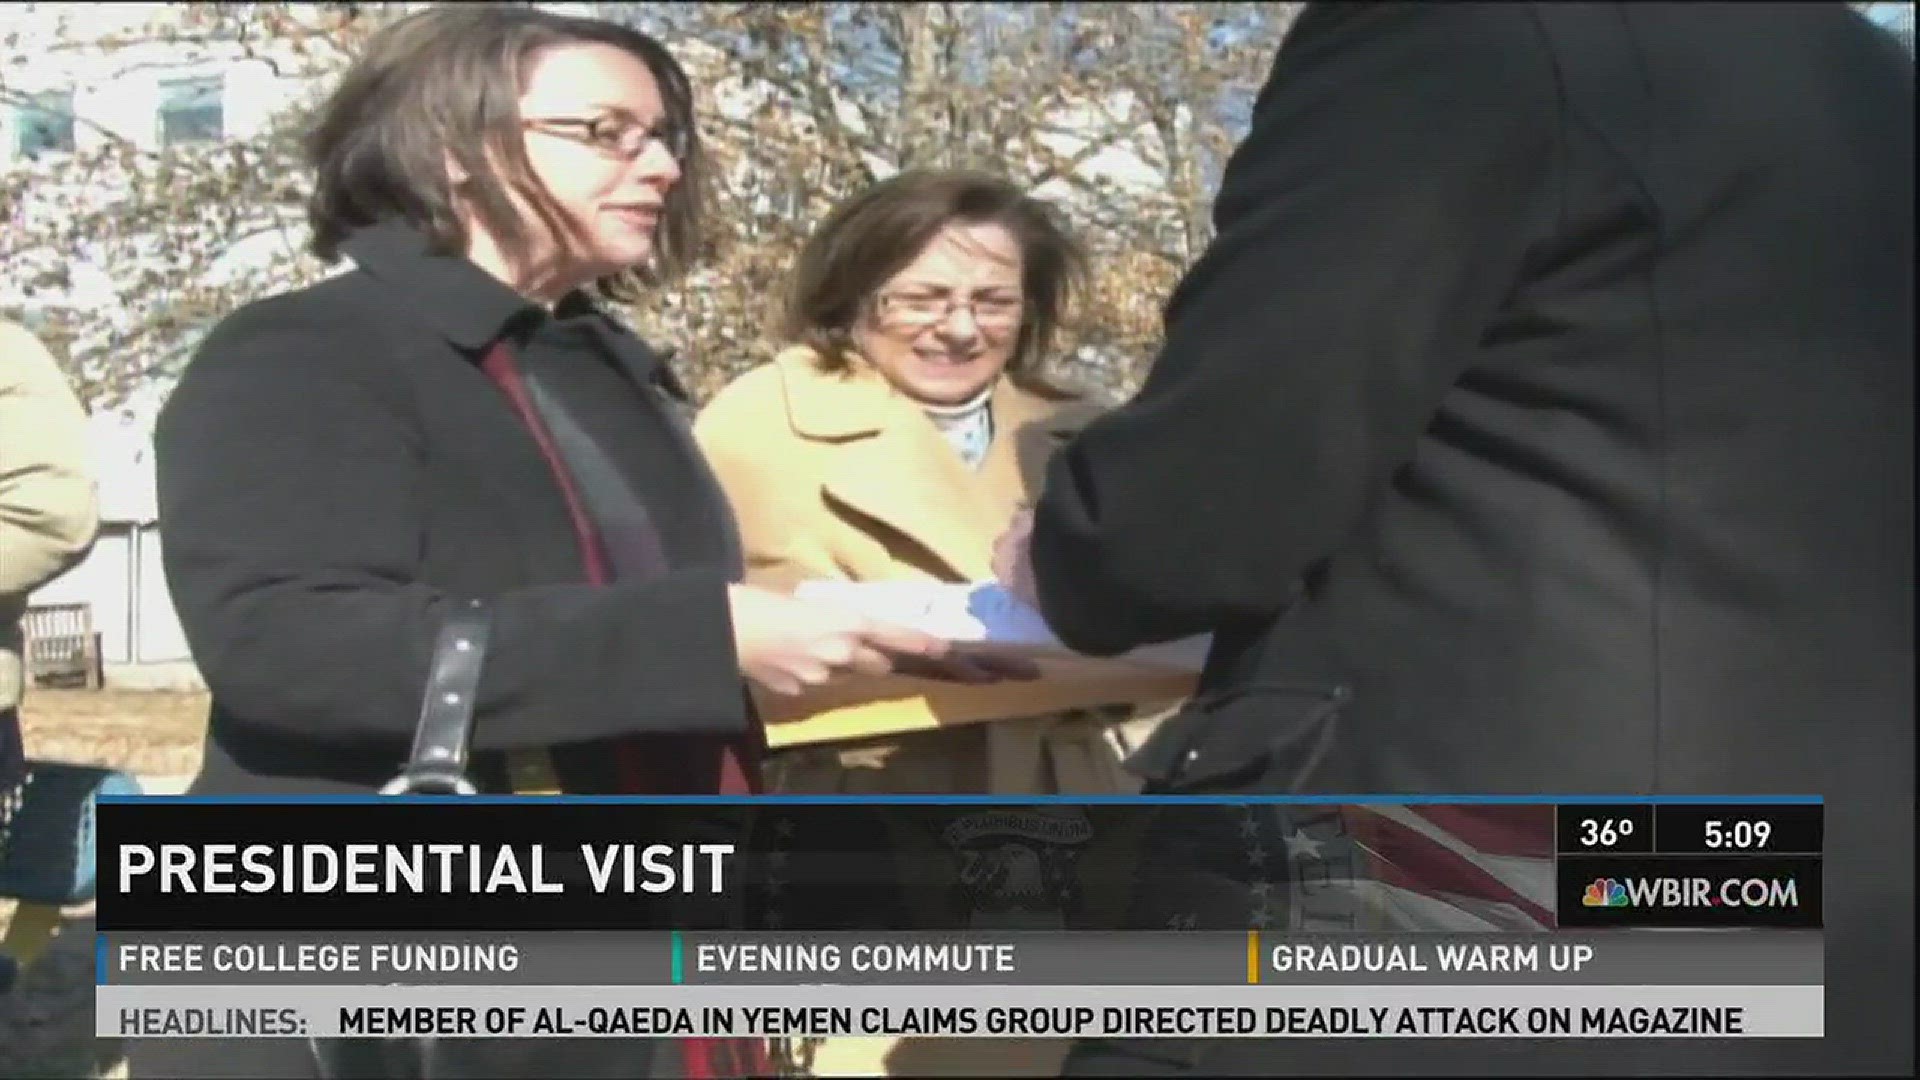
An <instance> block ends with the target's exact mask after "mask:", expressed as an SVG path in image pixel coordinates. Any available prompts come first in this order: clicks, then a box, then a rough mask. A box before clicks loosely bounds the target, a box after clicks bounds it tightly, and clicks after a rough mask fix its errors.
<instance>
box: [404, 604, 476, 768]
mask: <svg viewBox="0 0 1920 1080" xmlns="http://www.w3.org/2000/svg"><path fill="white" fill-rule="evenodd" d="M492 614H493V613H492V610H491V609H490V608H488V606H487V604H486V602H485V601H482V600H468V601H466V602H465V603H464V604H461V605H459V606H457V607H455V608H454V609H453V610H452V611H451V612H450V613H449V614H448V615H447V617H446V621H445V622H443V623H442V624H441V626H440V635H439V637H438V638H437V639H436V640H435V642H434V646H433V659H432V662H431V663H430V664H429V666H428V668H427V690H426V695H425V697H424V699H423V700H422V701H421V703H420V722H419V725H418V726H417V727H416V728H415V729H414V733H413V751H412V752H411V753H410V754H408V756H407V764H406V767H405V768H403V769H402V770H401V771H400V775H398V776H396V777H394V778H393V779H392V780H391V781H389V782H388V783H387V785H386V786H385V787H383V788H381V789H380V793H381V794H382V795H471V794H473V793H474V786H473V783H472V781H470V780H468V779H467V743H468V739H469V738H470V736H471V734H472V731H473V699H474V696H475V695H476V694H477V693H478V692H479V689H480V671H481V667H482V665H483V662H484V660H485V658H486V653H487V635H488V631H489V630H490V629H491V628H492Z"/></svg>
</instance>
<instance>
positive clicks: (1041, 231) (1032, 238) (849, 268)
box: [780, 169, 1086, 390]
mask: <svg viewBox="0 0 1920 1080" xmlns="http://www.w3.org/2000/svg"><path fill="white" fill-rule="evenodd" d="M956 222H959V223H965V224H970V225H980V224H988V223H991V224H996V225H1000V226H1002V227H1004V228H1005V229H1006V230H1007V231H1008V232H1010V233H1012V234H1013V236H1014V239H1015V240H1016V241H1018V243H1019V245H1020V255H1021V287H1022V292H1023V293H1024V295H1025V297H1026V303H1027V307H1026V312H1025V315H1024V317H1023V318H1022V319H1021V322H1020V335H1019V337H1018V339H1017V340H1016V341H1015V343H1014V349H1013V357H1012V359H1010V360H1009V361H1008V363H1007V376H1008V378H1010V379H1012V380H1013V381H1014V382H1016V383H1019V384H1021V385H1023V386H1026V387H1029V388H1033V389H1043V390H1044V389H1053V387H1052V386H1051V384H1049V383H1048V382H1046V381H1045V380H1044V379H1043V378H1042V377H1041V375H1040V373H1039V372H1038V370H1037V368H1038V366H1039V364H1040V363H1041V361H1042V360H1043V358H1044V357H1045V356H1046V354H1047V350H1048V348H1049V347H1051V345H1052V343H1053V337H1054V334H1055V333H1056V332H1057V331H1058V329H1059V327H1060V324H1061V321H1062V319H1063V318H1064V316H1065V314H1066V310H1067V307H1068V304H1069V303H1070V301H1071V300H1072V299H1073V298H1075V297H1076V296H1077V295H1078V294H1079V291H1080V289H1081V288H1082V287H1083V285H1084V283H1085V280H1086V256H1085V254H1084V253H1083V252H1082V250H1081V248H1080V245H1079V243H1078V242H1077V241H1076V240H1075V239H1074V238H1073V236H1072V234H1071V233H1069V232H1068V230H1067V228H1066V226H1065V225H1063V224H1062V223H1061V222H1060V221H1059V220H1058V219H1057V217H1056V215H1055V213H1054V211H1053V210H1052V208H1050V207H1049V206H1048V205H1047V204H1046V203H1044V202H1042V201H1040V200H1039V199H1035V198H1033V197H1032V196H1030V195H1028V194H1027V193H1026V192H1025V191H1023V190H1022V189H1021V188H1020V187H1019V186H1018V185H1016V184H1014V183H1012V182H1010V181H1008V180H1005V179H1002V178H1000V177H998V176H993V175H990V174H986V173H980V172H972V171H967V170H949V169H930V170H916V171H910V172H903V173H900V174H898V175H896V176H893V177H891V178H889V179H886V180H882V181H881V182H879V183H877V184H874V185H873V186H871V187H869V188H867V189H866V190H864V191H862V192H860V193H859V194H858V195H855V196H853V197H852V198H850V199H847V200H846V201H844V202H842V203H840V204H839V205H838V206H836V207H834V208H833V210H832V211H831V212H830V213H828V215H827V217H826V220H824V221H822V222H821V223H820V226H819V228H817V229H815V230H814V232H813V235H812V236H810V237H808V238H807V243H806V245H805V246H804V247H803V248H802V249H801V251H800V257H799V259H798V260H797V261H796V263H795V265H794V269H793V274H792V277H791V279H790V282H789V286H788V290H787V298H786V305H785V310H784V311H783V312H782V317H781V323H780V333H781V335H782V337H784V338H785V339H786V340H789V341H797V342H800V343H802V344H805V345H808V346H810V347H811V348H812V349H813V350H814V351H815V352H816V353H818V354H819V357H820V365H821V367H822V368H824V369H826V370H828V371H841V370H845V369H846V368H847V366H848V363H849V355H848V354H849V352H850V351H851V349H852V347H853V342H852V337H851V335H852V331H853V328H854V326H855V324H856V323H858V322H859V320H860V319H861V318H862V317H864V316H865V315H867V314H868V313H869V312H871V311H872V309H873V303H874V298H875V294H876V293H877V292H878V291H879V289H880V287H881V286H882V285H884V284H886V282H887V280H888V279H890V278H892V277H893V275H895V274H897V273H899V272H900V271H901V270H902V269H903V268H904V267H906V266H907V265H908V264H909V263H911V262H913V260H914V259H915V258H916V257H918V256H919V254H920V252H921V250H922V249H924V248H925V247H926V246H927V244H928V243H929V242H930V241H932V240H933V238H934V237H936V236H938V235H939V234H940V230H942V229H944V228H946V227H947V226H948V225H950V224H953V223H956Z"/></svg>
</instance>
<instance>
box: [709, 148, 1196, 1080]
mask: <svg viewBox="0 0 1920 1080" xmlns="http://www.w3.org/2000/svg"><path fill="white" fill-rule="evenodd" d="M1083 267H1084V262H1083V258H1082V255H1081V253H1080V249H1079V247H1078V246H1077V244H1076V243H1075V241H1074V239H1073V238H1072V237H1071V236H1070V235H1069V233H1068V232H1067V230H1066V229H1065V228H1064V227H1063V226H1062V225H1061V224H1060V223H1059V222H1058V221H1057V220H1056V217H1055V215H1054V214H1053V213H1052V212H1051V211H1050V209H1049V208H1048V207H1047V206H1046V205H1045V204H1043V203H1041V202H1040V201H1038V200H1036V199H1033V198H1031V197H1029V196H1027V195H1026V194H1025V192H1023V191H1022V190H1021V189H1020V188H1018V187H1017V186H1015V185H1013V184H1011V183H1009V182H1007V181H1005V180H1002V179H1000V178H997V177H994V176H989V175H980V174H976V173H972V172H959V171H916V172H908V173H903V174H900V175H897V176H895V177H892V178H890V179H888V180H886V181H883V182H881V183H878V184H875V185H873V186H872V187H870V188H868V189H867V190H865V191H862V192H860V193H859V194H857V195H854V196H853V197H851V198H849V199H847V200H846V201H845V202H843V203H841V204H840V205H839V206H838V207H836V208H835V209H834V210H833V211H832V212H831V213H830V214H829V215H828V217H827V218H826V219H825V220H824V221H823V222H822V223H821V224H820V226H819V227H818V228H817V230H816V231H815V232H814V233H813V235H812V236H811V237H810V238H809V240H808V242H807V243H806V245H805V247H804V248H803V250H802V252H801V254H800V256H799V258H798V261H797V264H796V266H795V267H794V269H793V271H792V274H791V279H790V283H789V289H788V296H787V301H786V310H785V315H784V327H783V331H784V335H785V337H786V338H787V340H789V341H790V342H791V345H790V347H788V348H786V349H785V350H784V351H783V352H781V353H780V354H779V355H778V356H777V357H776V358H775V359H774V360H773V361H772V362H771V363H770V364H767V365H765V366H763V367H760V368H757V369H755V370H753V371H750V372H748V373H747V374H745V375H743V376H741V377H740V378H739V379H737V380H736V381H735V382H734V383H732V384H731V385H729V386H728V387H727V388H725V389H724V390H722V391H721V392H720V393H719V394H718V395H717V396H716V397H715V398H714V400H713V401H712V402H711V403H710V404H709V405H708V406H707V408H706V409H705V410H704V412H703V413H702V415H701V417H700V419H699V421H698V423H697V424H696V426H695V433H696V435H697V437H698V438H699V439H700V442H701V445H702V446H703V447H704V448H705V449H706V451H707V455H708V459H709V460H710V461H712V462H713V464H714V467H715V469H716V470H717V471H718V473H719V475H720V480H721V483H722V484H723V485H724V486H725V488H726V490H727V494H728V496H729V497H730V498H731V499H732V501H733V505H734V508H735V513H736V514H737V515H738V517H739V520H740V522H741V530H742V536H743V539H744V541H745V548H746V556H747V567H748V574H749V580H751V581H756V582H760V583H764V584H766V585H768V586H770V587H775V588H784V589H791V588H793V587H795V586H797V585H799V584H801V583H803V582H806V581H811V580H839V581H859V582H880V581H925V582H953V583H959V582H974V581H987V580H990V579H991V578H992V577H993V572H992V566H991V556H992V548H993V542H994V540H995V539H996V538H997V537H998V536H999V535H1000V534H1001V533H1003V532H1004V531H1006V529H1007V527H1008V524H1009V523H1010V522H1011V521H1012V520H1013V518H1014V516H1015V515H1016V514H1017V513H1018V512H1019V510H1020V508H1021V506H1022V505H1023V504H1024V503H1025V502H1026V501H1027V500H1028V499H1029V498H1031V497H1033V496H1034V495H1036V494H1037V493H1038V490H1039V485H1040V481H1041V477H1042V475H1043V472H1044V470H1045V467H1046V463H1047V459H1048V457H1049V456H1050V455H1051V453H1052V451H1053V449H1054V447H1055V446H1057V445H1058V444H1059V443H1060V442H1061V441H1062V440H1064V439H1066V438H1067V437H1069V436H1070V435H1071V434H1072V433H1073V432H1074V431H1075V430H1077V429H1078V428H1079V427H1080V426H1081V425H1082V424H1084V423H1085V422H1086V421H1087V420H1089V419H1091V418H1092V417H1093V416H1094V415H1095V414H1096V413H1097V412H1098V409H1097V407H1096V405H1095V404H1094V403H1093V402H1092V401H1091V400H1089V399H1088V398H1087V397H1086V396H1084V395H1081V394H1077V393H1074V392H1071V391H1069V390H1067V389H1065V388H1063V387H1060V386H1058V385H1056V384H1055V383H1054V382H1052V381H1050V380H1048V379H1046V378H1045V377H1044V376H1043V375H1042V373H1041V370H1040V368H1041V365H1042V362H1043V361H1044V359H1045V357H1046V356H1047V353H1048V350H1049V348H1050V347H1051V346H1052V344H1053V341H1054V337H1055V332H1056V330H1057V328H1058V327H1059V326H1060V323H1061V319H1062V317H1063V314H1064V313H1065V311H1066V308H1067V305H1068V302H1069V299H1070V297H1071V294H1072V293H1073V291H1074V290H1075V288H1076V287H1077V286H1078V285H1079V284H1080V283H1081V281H1082V280H1083V279H1084V272H1083ZM1035 674H1036V672H1034V671H1031V670H1026V671H1020V670H1014V669H1011V668H1008V667H1005V666H996V667H982V666H979V665H977V664H976V665H970V664H968V663H966V662H964V661H962V660H959V659H956V658H951V657H950V658H948V659H947V660H945V661H941V662H939V664H938V665H937V670H936V665H934V664H931V663H926V662H922V663H920V664H919V665H918V666H917V667H914V668H910V669H908V670H902V671H896V672H895V673H894V674H892V675H889V676H885V677H871V678H858V677H856V678H854V679H850V680H847V681H846V682H844V683H842V684H839V685H837V686H831V687H824V688H820V689H818V690H812V691H809V692H807V693H805V694H802V695H799V696H797V697H792V698H786V699H783V700H779V701H771V700H770V701H766V702H765V703H764V714H765V716H766V718H767V720H768V729H769V731H770V732H772V733H773V735H774V739H775V741H776V742H778V743H781V744H783V745H782V748H780V749H777V750H775V751H774V752H773V753H772V755H771V756H770V758H769V764H768V769H769V772H768V782H769V785H770V786H771V787H772V788H774V789H775V790H778V791H781V792H792V793H848V794H881V793H914V794H945V793H975V792H982V793H996V794H1014V795H1024V794H1047V793H1076V794H1091V793H1112V792H1118V791H1126V790H1130V789H1131V788H1132V785H1131V782H1130V781H1129V779H1128V778H1127V776H1126V774H1125V773H1124V772H1123V771H1122V769H1121V768H1120V765H1119V762H1120V757H1121V754H1122V753H1123V752H1124V749H1125V746H1126V742H1127V739H1126V735H1128V734H1133V735H1135V736H1136V737H1137V736H1138V735H1139V734H1140V727H1141V726H1142V723H1145V722H1150V719H1144V720H1143V721H1142V722H1139V723H1136V722H1135V721H1134V719H1133V718H1134V717H1135V716H1136V714H1138V715H1140V716H1142V717H1143V718H1150V717H1151V716H1152V715H1153V713H1154V712H1156V711H1158V710H1157V709H1150V710H1145V711H1137V710H1135V709H1132V708H1129V707H1127V706H1125V705H1124V704H1123V705H1120V706H1119V707H1112V705H1113V703H1116V702H1120V703H1124V702H1129V701H1145V702H1155V703H1157V704H1158V705H1159V707H1160V708H1164V706H1165V705H1171V704H1172V703H1173V699H1177V698H1178V697H1179V696H1180V694H1181V692H1183V690H1184V685H1183V683H1182V681H1181V680H1175V679H1165V678H1158V677H1148V678H1142V679H1140V680H1138V681H1137V682H1134V683H1126V682H1115V681H1099V682H1093V681H1086V682H1075V681H1071V680H1062V679H1060V678H1057V677H1054V675H1053V673H1049V676H1048V677H1047V678H1044V679H1036V678H1033V676H1034V675H1035ZM930 675H933V676H938V678H929V677H928V676H930ZM1092 706H1107V707H1092ZM1062 1052H1063V1050H1062V1048H1061V1046H1060V1044H1058V1043H1048V1042H1042V1041H1033V1042H1029V1043H1025V1044H1022V1043H1002V1042H1000V1041H998V1040H994V1041H992V1045H989V1043H988V1042H985V1041H981V1040H965V1041H964V1043H963V1044H953V1048H952V1049H943V1048H942V1046H941V1045H940V1044H936V1043H931V1042H915V1041H911V1040H910V1041H908V1042H905V1043H901V1044H899V1045H893V1044H891V1043H888V1042H886V1041H883V1040H861V1039H853V1040H831V1041H829V1042H828V1043H826V1044H824V1045H822V1046H821V1047H819V1048H818V1050H817V1053H816V1056H815V1060H814V1062H813V1067H814V1069H815V1071H816V1072H817V1073H818V1074H819V1075H859V1074H871V1073H874V1072H887V1071H890V1072H893V1073H908V1074H913V1073H922V1074H924V1073H932V1072H940V1071H947V1070H948V1069H949V1067H952V1068H960V1069H962V1070H963V1071H971V1072H972V1073H973V1074H974V1075H1054V1074H1053V1073H1051V1072H1048V1071H1047V1070H1048V1069H1049V1068H1050V1067H1051V1065H1052V1064H1054V1063H1057V1060H1058V1057H1059V1055H1060V1054H1061V1053H1062ZM929 1055H931V1056H929ZM1003 1058H1004V1060H1002V1059H1003ZM1003 1065H1004V1066H1005V1068H1004V1069H1003V1068H1002V1066H1003ZM1007 1070H1012V1071H1007ZM1034 1070H1038V1071H1037V1072H1036V1071H1034Z"/></svg>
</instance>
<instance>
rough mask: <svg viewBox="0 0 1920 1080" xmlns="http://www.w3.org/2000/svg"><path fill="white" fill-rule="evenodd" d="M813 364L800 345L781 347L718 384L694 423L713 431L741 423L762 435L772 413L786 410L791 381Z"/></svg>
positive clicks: (801, 376)
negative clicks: (761, 360)
mask: <svg viewBox="0 0 1920 1080" xmlns="http://www.w3.org/2000/svg"><path fill="white" fill-rule="evenodd" d="M813 364H814V356H813V352H812V350H810V349H807V348H805V347H804V346H794V347H791V348H787V349H783V350H781V351H780V352H779V353H778V354H777V355H775V356H774V358H773V359H771V360H769V361H767V362H766V363H764V364H758V365H756V366H754V367H752V368H749V369H748V370H746V371H744V372H742V373H741V374H739V375H737V376H735V377H734V378H733V380H732V381H730V382H728V383H727V384H726V385H725V386H723V387H721V388H720V390H719V392H718V393H716V394H714V395H713V397H712V398H710V399H709V400H708V401H707V404H706V406H705V407H704V408H702V409H701V410H700V419H699V422H698V423H697V425H696V427H698V428H700V429H702V430H705V431H715V430H721V429H733V428H736V427H740V426H743V425H744V426H747V427H749V428H750V429H751V430H754V431H758V432H760V433H761V434H762V435H764V434H765V433H766V431H767V425H768V424H769V422H770V421H771V420H772V419H773V418H774V417H777V416H784V415H785V414H786V412H787V402H788V396H789V394H790V393H791V388H792V385H793V383H794V382H795V381H796V380H805V379H807V378H810V377H811V375H812V370H813Z"/></svg>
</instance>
